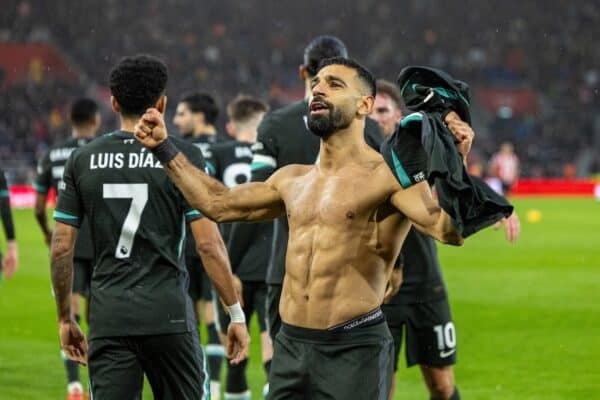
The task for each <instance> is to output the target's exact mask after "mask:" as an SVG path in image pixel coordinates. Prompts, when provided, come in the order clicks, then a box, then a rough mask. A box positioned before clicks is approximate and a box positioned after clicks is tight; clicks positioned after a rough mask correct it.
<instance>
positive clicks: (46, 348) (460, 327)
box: [0, 198, 600, 400]
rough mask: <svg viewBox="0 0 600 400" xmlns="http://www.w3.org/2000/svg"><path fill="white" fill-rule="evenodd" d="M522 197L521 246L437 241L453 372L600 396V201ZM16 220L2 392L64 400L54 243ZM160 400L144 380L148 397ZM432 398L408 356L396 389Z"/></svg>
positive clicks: (528, 393) (527, 388) (523, 392)
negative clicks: (51, 255) (453, 348)
mask: <svg viewBox="0 0 600 400" xmlns="http://www.w3.org/2000/svg"><path fill="white" fill-rule="evenodd" d="M514 203H515V205H516V206H517V211H518V212H519V215H520V216H521V220H522V227H523V232H522V236H521V238H520V240H519V242H518V243H517V244H516V245H510V244H508V243H506V242H505V241H504V239H503V233H502V232H494V231H493V230H491V229H488V230H485V231H483V232H481V233H480V234H478V235H476V236H474V237H472V238H469V239H468V240H467V242H466V244H465V246H464V247H462V248H452V247H448V246H439V249H440V259H441V261H442V265H443V267H444V275H445V278H446V282H447V285H448V288H449V293H450V299H451V305H452V311H453V316H454V320H455V324H456V327H457V337H458V349H459V350H458V357H459V361H458V364H457V366H456V368H455V372H456V381H457V384H458V387H459V388H460V390H461V394H462V397H463V398H465V399H482V400H484V399H502V400H510V399H515V400H517V399H518V400H523V399H531V400H534V399H540V400H541V399H544V400H558V399H590V398H595V397H597V394H598V393H599V392H600V380H598V379H597V376H598V375H597V368H598V365H599V364H598V362H599V360H600V290H599V288H600V251H599V250H598V248H599V245H600V218H599V217H598V215H600V203H598V202H596V201H594V200H590V199H542V198H539V199H538V198H536V199H515V200H514ZM530 209H538V210H540V211H541V213H542V218H541V221H540V222H538V223H535V224H533V223H529V222H527V220H526V218H525V216H526V212H527V211H528V210H530ZM15 219H16V227H17V234H18V239H19V240H18V241H19V248H20V255H21V265H20V269H19V271H18V273H17V275H16V276H15V277H14V278H13V279H11V280H6V279H4V280H3V281H2V283H1V287H0V317H1V321H2V322H1V323H0V400H8V399H10V400H12V399H19V400H26V399H42V398H44V399H61V398H64V392H65V372H64V368H63V366H62V362H61V360H60V357H59V350H58V339H57V327H56V322H55V320H56V317H55V308H54V302H53V299H52V296H51V293H50V282H49V271H48V269H49V268H48V255H47V253H48V251H47V249H46V248H45V246H44V244H43V241H42V236H41V235H40V233H39V230H38V229H37V226H36V224H35V221H34V218H33V214H32V212H31V210H21V211H16V212H15ZM254 326H256V324H254ZM253 338H254V339H253V343H252V353H251V361H250V365H249V368H248V376H249V381H250V384H251V389H252V391H253V394H254V396H253V398H254V399H259V398H260V395H259V394H260V393H261V389H262V385H263V383H264V373H263V369H262V365H261V362H260V349H259V343H260V340H259V338H258V336H257V334H256V328H255V329H254V336H253ZM402 360H404V358H402ZM402 362H403V361H402ZM403 364H404V362H403ZM82 371H83V373H84V374H85V369H82ZM151 398H152V395H151V393H150V391H149V390H148V389H146V390H145V393H144V399H151ZM426 398H428V396H427V394H426V391H425V388H424V386H423V383H422V382H421V378H420V375H419V371H418V369H417V368H412V369H406V368H404V365H402V366H401V368H400V371H399V373H398V375H397V393H396V396H395V399H426Z"/></svg>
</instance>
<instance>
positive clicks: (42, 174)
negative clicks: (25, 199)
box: [33, 151, 52, 193]
mask: <svg viewBox="0 0 600 400" xmlns="http://www.w3.org/2000/svg"><path fill="white" fill-rule="evenodd" d="M51 187H52V165H51V163H50V151H47V152H46V154H44V156H43V157H42V158H41V159H40V161H39V162H38V165H37V176H36V177H35V181H34V182H33V188H34V189H35V191H36V192H37V193H48V191H49V190H50V188H51Z"/></svg>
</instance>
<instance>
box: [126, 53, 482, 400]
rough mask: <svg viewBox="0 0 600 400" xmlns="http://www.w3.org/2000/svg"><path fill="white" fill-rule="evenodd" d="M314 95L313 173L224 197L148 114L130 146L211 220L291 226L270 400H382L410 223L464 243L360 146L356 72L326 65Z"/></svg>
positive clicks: (426, 199)
mask: <svg viewBox="0 0 600 400" xmlns="http://www.w3.org/2000/svg"><path fill="white" fill-rule="evenodd" d="M311 86H312V96H311V98H310V102H309V109H310V113H309V117H308V124H309V128H310V129H311V131H312V132H313V133H314V134H316V135H318V136H320V137H321V144H320V161H319V163H318V164H316V165H289V166H286V167H284V168H281V169H280V170H278V171H277V172H276V173H274V174H273V175H272V176H271V177H270V178H269V179H268V180H267V181H265V182H252V183H247V184H243V185H239V186H236V187H234V188H227V187H225V186H224V185H223V184H221V183H219V182H217V181H216V180H214V179H212V178H210V177H209V176H208V175H206V174H204V173H203V172H202V171H200V170H198V169H197V168H195V167H194V166H193V165H192V164H191V163H190V162H189V161H188V160H187V159H186V158H185V156H184V155H183V154H182V153H181V152H180V151H179V149H177V148H176V146H175V145H174V144H173V142H172V141H171V140H168V139H167V132H166V128H165V124H164V119H163V116H162V115H161V114H160V113H159V112H158V111H157V110H156V109H149V110H148V111H147V112H146V114H145V115H144V116H143V117H142V118H141V119H140V121H139V122H138V124H137V125H136V128H135V135H136V137H137V138H138V140H140V141H141V142H142V143H143V144H144V146H146V147H148V148H149V149H151V150H152V152H153V153H154V154H155V156H156V157H157V158H158V159H159V160H161V162H162V163H163V165H164V167H165V171H166V172H167V174H168V176H169V177H170V178H171V179H172V180H173V181H174V182H175V184H176V185H177V186H178V187H179V189H180V190H181V192H182V193H183V194H184V196H185V197H186V199H187V200H188V201H189V202H190V203H191V204H192V206H194V207H196V208H198V209H200V210H201V211H202V212H203V213H204V214H205V215H206V216H208V217H209V218H211V219H214V220H215V221H218V222H227V221H260V220H267V219H273V218H276V217H278V216H280V215H284V213H285V214H286V215H287V218H288V221H289V227H290V230H289V242H288V250H287V258H286V263H287V265H286V275H285V279H284V283H283V292H282V298H281V302H280V313H281V318H282V321H283V326H282V329H281V331H280V333H279V335H278V336H277V340H276V342H275V349H274V358H273V362H272V367H271V375H270V385H271V386H270V393H269V398H270V399H273V400H279V399H287V400H289V399H304V398H310V399H321V398H327V399H360V400H363V399H364V400H373V399H381V400H387V398H388V395H389V388H390V380H391V379H392V361H393V355H392V351H393V341H392V337H391V335H390V333H389V330H388V328H387V326H386V324H385V323H383V322H384V319H383V315H382V312H381V310H380V309H379V306H380V305H381V303H382V300H383V297H384V293H385V289H386V284H387V282H388V280H389V277H390V273H391V270H392V266H393V264H394V261H395V260H396V258H397V257H398V254H399V252H400V248H401V246H402V242H403V241H404V238H405V237H406V234H407V233H408V230H409V229H410V227H411V223H412V224H414V225H416V226H417V227H418V228H419V229H421V230H422V231H424V232H426V233H428V234H430V235H431V236H433V237H435V238H436V239H438V240H440V241H442V242H444V243H451V244H461V243H462V241H463V239H462V238H461V237H460V236H459V235H458V234H457V233H456V231H455V230H454V228H453V227H452V222H451V220H450V218H449V217H448V215H447V214H446V213H445V212H444V211H443V210H442V209H441V208H440V207H439V205H438V204H437V202H436V201H435V200H434V199H433V197H432V195H431V190H430V189H429V186H428V185H427V183H426V182H420V183H414V184H413V185H412V186H411V187H408V188H406V189H403V188H402V186H401V185H400V184H399V183H398V181H397V180H396V178H395V177H394V175H393V174H392V172H391V171H390V169H389V168H388V167H387V165H386V164H385V162H384V160H383V158H382V157H381V155H380V154H379V153H377V152H376V151H374V150H373V149H371V148H370V147H369V146H368V145H367V144H366V143H365V141H364V128H365V118H366V117H367V115H369V113H370V112H371V110H372V108H373V101H374V97H375V91H376V90H375V79H374V78H373V76H372V75H371V74H370V73H369V72H368V71H367V70H366V69H365V68H364V67H362V66H361V65H359V64H358V63H356V62H354V61H352V60H348V59H345V58H334V59H330V60H327V61H325V62H324V63H323V64H322V66H321V69H320V70H319V72H318V74H317V75H316V76H315V77H314V79H313V80H312V84H311ZM447 122H448V123H449V124H454V125H456V126H458V127H459V129H454V130H453V131H454V132H457V134H456V136H457V137H456V139H457V141H458V142H460V143H459V144H458V147H459V151H464V152H466V151H468V149H469V148H470V144H471V141H472V137H473V136H472V131H471V130H470V129H469V128H468V126H466V124H464V126H463V125H461V124H462V122H461V121H460V120H457V116H456V115H454V114H452V115H451V116H450V117H448V120H447ZM417 151H418V149H417ZM403 161H405V160H399V162H403ZM411 164H413V163H411V162H410V160H407V162H406V163H405V164H404V165H406V166H408V165H411ZM412 172H413V171H409V173H412ZM411 176H412V174H411Z"/></svg>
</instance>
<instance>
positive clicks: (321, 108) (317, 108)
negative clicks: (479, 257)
mask: <svg viewBox="0 0 600 400" xmlns="http://www.w3.org/2000/svg"><path fill="white" fill-rule="evenodd" d="M309 110H310V113H311V114H319V113H324V112H325V111H328V110H329V106H328V105H327V104H326V103H325V102H323V101H319V100H313V101H311V102H310V106H309Z"/></svg>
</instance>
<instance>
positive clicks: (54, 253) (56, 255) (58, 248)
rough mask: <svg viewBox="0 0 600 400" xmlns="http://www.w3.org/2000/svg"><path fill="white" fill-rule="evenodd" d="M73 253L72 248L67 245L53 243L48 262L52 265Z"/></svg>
mask: <svg viewBox="0 0 600 400" xmlns="http://www.w3.org/2000/svg"><path fill="white" fill-rule="evenodd" d="M72 251H73V246H69V245H68V244H67V243H61V242H57V241H53V243H52V248H51V250H50V260H51V261H52V263H53V262H54V261H56V260H59V259H61V258H63V257H66V256H67V255H69V254H70V253H71V252H72Z"/></svg>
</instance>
